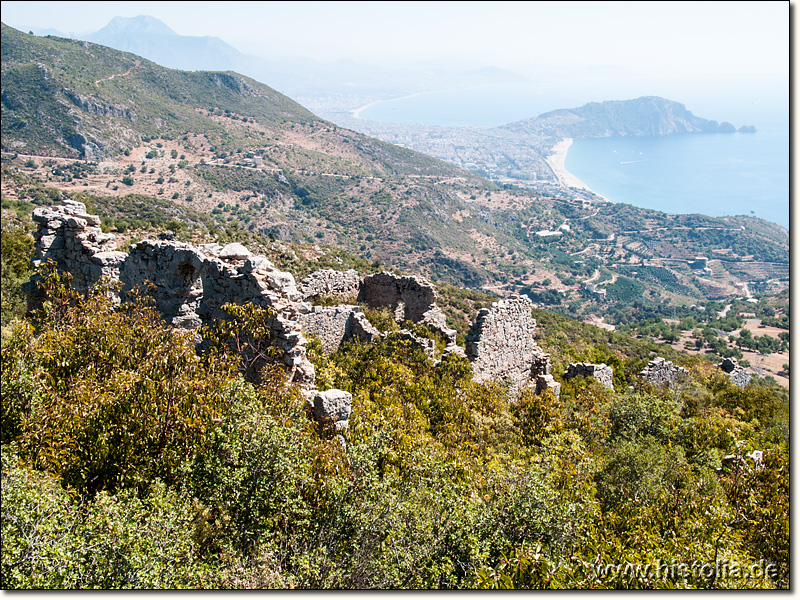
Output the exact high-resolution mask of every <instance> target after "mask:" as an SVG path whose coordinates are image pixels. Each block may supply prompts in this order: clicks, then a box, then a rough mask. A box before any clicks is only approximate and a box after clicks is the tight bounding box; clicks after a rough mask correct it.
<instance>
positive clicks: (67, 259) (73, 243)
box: [24, 200, 127, 309]
mask: <svg viewBox="0 0 800 600" xmlns="http://www.w3.org/2000/svg"><path fill="white" fill-rule="evenodd" d="M63 202H64V204H63V206H53V207H48V206H40V207H38V208H36V209H34V211H33V220H34V222H35V223H37V225H38V229H37V231H36V232H35V233H34V234H33V238H34V240H35V242H36V243H35V246H34V255H33V259H32V260H31V266H32V267H33V268H34V269H35V268H37V267H39V265H40V264H41V263H42V262H44V261H46V260H52V261H53V262H55V264H56V267H57V269H58V270H59V271H68V272H69V273H71V274H72V284H73V286H74V287H75V289H76V290H78V291H79V292H81V293H86V291H87V290H88V289H89V288H90V287H91V286H92V285H93V284H95V283H96V282H98V281H99V280H100V279H101V278H102V277H104V276H107V277H111V278H114V279H117V278H118V274H119V266H120V265H121V264H122V262H123V261H124V260H125V259H126V258H127V254H125V253H124V252H117V251H116V243H115V241H114V240H115V236H114V235H113V234H110V233H103V232H102V231H101V229H100V218H99V217H97V216H95V215H90V214H88V213H87V212H86V206H85V205H84V204H83V203H81V202H74V201H72V200H64V201H63ZM24 290H25V292H26V293H27V294H28V308H29V309H34V308H38V307H39V306H41V303H42V301H43V300H44V299H43V298H42V297H41V295H40V292H39V290H38V289H37V287H36V286H35V285H33V283H32V282H31V283H28V284H26V285H25V286H24Z"/></svg>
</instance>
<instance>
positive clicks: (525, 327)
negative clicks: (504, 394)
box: [466, 296, 561, 395]
mask: <svg viewBox="0 0 800 600" xmlns="http://www.w3.org/2000/svg"><path fill="white" fill-rule="evenodd" d="M531 308H533V304H532V303H531V301H530V300H529V299H528V298H527V297H526V296H517V297H515V298H510V299H507V300H500V301H498V302H494V303H493V304H492V306H491V308H483V309H481V310H480V312H479V313H478V318H477V320H476V321H475V323H473V325H472V328H471V329H470V331H469V333H468V334H467V339H466V355H467V358H469V360H470V361H472V369H473V372H474V374H475V380H476V381H478V382H482V381H488V380H497V381H503V380H505V381H507V382H508V383H509V384H510V385H511V387H512V388H513V389H518V388H520V387H522V386H524V385H526V384H527V383H528V382H529V381H534V382H536V388H537V391H543V390H544V389H548V388H550V389H552V390H553V392H554V393H555V394H556V395H558V393H559V392H560V388H561V386H560V384H558V383H556V382H555V380H554V379H553V376H552V375H551V374H550V361H549V355H548V354H546V353H545V352H543V351H542V349H541V348H540V347H539V346H538V345H537V344H536V342H535V341H534V333H535V332H536V320H535V319H534V318H533V316H532V314H531Z"/></svg>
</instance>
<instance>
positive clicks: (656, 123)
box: [500, 96, 736, 138]
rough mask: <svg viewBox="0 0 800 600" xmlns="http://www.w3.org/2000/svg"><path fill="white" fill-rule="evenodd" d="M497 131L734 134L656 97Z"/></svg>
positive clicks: (547, 116)
mask: <svg viewBox="0 0 800 600" xmlns="http://www.w3.org/2000/svg"><path fill="white" fill-rule="evenodd" d="M500 129H503V130H505V131H509V132H516V133H527V134H534V135H541V136H552V137H573V138H584V137H610V136H621V135H671V134H675V133H733V132H734V131H736V129H735V128H734V126H733V125H731V124H730V123H725V122H723V123H717V122H716V121H712V120H709V119H703V118H700V117H697V116H695V115H694V114H692V112H691V111H689V110H686V107H685V106H684V105H683V104H680V103H678V102H674V101H672V100H667V99H665V98H659V97H657V96H644V97H641V98H636V99H633V100H614V101H608V102H590V103H588V104H584V105H583V106H580V107H578V108H566V109H560V110H554V111H550V112H547V113H543V114H541V115H539V116H538V117H536V118H533V119H526V120H524V121H517V122H515V123H509V124H508V125H503V126H502V127H500Z"/></svg>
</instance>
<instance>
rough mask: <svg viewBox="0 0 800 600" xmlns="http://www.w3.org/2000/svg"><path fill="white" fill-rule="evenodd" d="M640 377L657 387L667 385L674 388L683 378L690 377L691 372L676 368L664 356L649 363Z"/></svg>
mask: <svg viewBox="0 0 800 600" xmlns="http://www.w3.org/2000/svg"><path fill="white" fill-rule="evenodd" d="M639 375H641V376H642V377H644V378H645V379H647V381H649V382H650V383H652V384H653V385H655V386H656V387H660V386H664V385H666V386H667V387H670V388H673V387H675V385H676V384H677V383H678V382H679V381H680V380H681V378H682V377H683V376H687V375H689V371H687V370H686V369H684V368H683V367H676V366H675V365H673V364H672V361H670V360H666V359H665V358H664V357H663V356H658V357H656V358H654V359H653V360H651V361H650V362H649V363H647V366H646V367H645V368H644V369H643V370H642V372H641V373H639Z"/></svg>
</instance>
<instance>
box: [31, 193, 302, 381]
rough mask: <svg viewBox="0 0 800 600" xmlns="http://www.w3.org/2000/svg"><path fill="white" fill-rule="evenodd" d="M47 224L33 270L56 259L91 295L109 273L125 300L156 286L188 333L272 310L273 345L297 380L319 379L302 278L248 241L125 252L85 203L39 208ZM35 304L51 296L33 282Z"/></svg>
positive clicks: (162, 305)
mask: <svg viewBox="0 0 800 600" xmlns="http://www.w3.org/2000/svg"><path fill="white" fill-rule="evenodd" d="M34 219H35V220H36V222H37V223H38V224H39V230H38V231H37V233H36V235H35V240H36V249H35V255H34V259H33V261H32V262H33V266H38V265H39V264H40V263H41V262H42V261H43V260H46V259H52V260H54V261H55V262H56V265H57V268H58V269H59V270H62V271H68V272H69V273H71V274H72V275H73V284H74V287H75V288H76V290H77V291H80V292H83V293H85V292H86V291H87V290H88V288H89V287H90V286H91V285H92V284H94V283H96V282H97V281H99V279H100V278H101V277H102V276H108V277H110V278H111V279H115V280H118V281H120V282H121V283H122V286H123V289H122V293H121V296H122V297H124V296H125V295H126V293H130V292H131V290H132V289H134V288H137V287H141V286H143V285H144V283H145V282H146V281H149V282H151V283H152V284H153V285H154V289H153V290H152V295H153V297H154V299H155V306H156V309H157V310H158V311H159V312H160V313H161V314H162V315H163V316H164V319H165V320H166V321H167V322H168V323H170V324H172V325H174V326H176V327H181V328H183V329H196V328H198V327H200V326H201V325H203V324H210V323H211V322H212V321H213V320H215V319H224V318H226V316H227V315H226V314H225V313H224V312H223V311H222V306H223V305H224V304H227V303H234V304H246V303H247V302H252V303H253V304H255V305H256V306H259V307H262V308H272V309H274V310H275V312H276V317H275V318H274V319H272V321H271V323H270V327H271V333H272V339H273V343H274V344H275V345H276V346H278V347H279V348H280V349H281V350H283V351H284V352H283V359H282V360H283V362H284V363H285V365H286V367H287V369H288V372H289V379H290V381H296V382H298V383H300V384H301V385H303V386H304V387H311V386H312V385H313V382H314V366H313V365H312V364H311V363H310V362H309V360H308V358H307V357H306V340H305V338H304V337H303V335H302V333H301V330H300V327H299V325H298V323H297V319H298V318H299V317H300V315H302V314H304V313H307V312H308V311H309V310H310V309H311V307H310V306H309V305H308V304H307V303H304V302H302V295H301V294H300V292H299V291H298V290H297V287H296V285H295V281H294V277H292V275H291V274H289V273H285V272H283V271H280V270H278V269H276V268H275V267H274V266H273V265H272V263H271V262H270V261H269V260H268V259H267V258H266V257H264V256H257V255H253V254H252V253H250V252H249V251H248V250H247V249H246V248H245V247H244V246H242V245H241V244H229V245H228V246H225V247H224V248H223V247H221V246H219V245H218V244H203V245H200V246H193V245H191V244H186V243H182V242H172V241H153V240H145V241H142V242H139V243H138V244H136V245H134V246H133V248H131V252H130V254H128V253H125V252H118V251H116V250H114V249H113V248H115V246H116V245H115V236H113V235H112V234H104V233H102V231H101V230H100V228H99V224H100V220H99V218H97V217H96V216H94V215H88V214H87V213H86V207H85V206H84V205H83V204H81V203H79V202H72V201H66V202H65V203H64V205H63V206H57V207H50V208H43V207H40V208H37V209H36V210H34ZM25 289H26V291H27V292H28V294H29V295H28V306H29V308H35V307H36V306H38V305H40V303H41V301H42V300H43V298H41V296H39V295H38V294H37V289H36V287H35V285H33V282H31V283H30V284H29V285H27V286H26V288H25Z"/></svg>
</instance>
